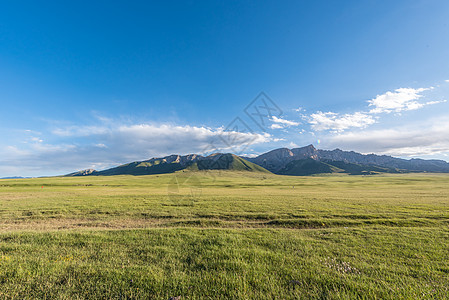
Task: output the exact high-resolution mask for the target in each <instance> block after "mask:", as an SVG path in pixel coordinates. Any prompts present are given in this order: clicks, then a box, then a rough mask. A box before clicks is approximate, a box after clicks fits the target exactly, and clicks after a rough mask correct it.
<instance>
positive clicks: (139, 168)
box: [65, 145, 449, 176]
mask: <svg viewBox="0 0 449 300" xmlns="http://www.w3.org/2000/svg"><path fill="white" fill-rule="evenodd" d="M180 170H195V171H197V170H198V171H201V170H239V171H252V172H271V173H274V174H279V175H296V176H303V175H313V174H321V173H347V174H350V175H366V174H378V173H404V172H432V173H449V163H448V162H446V161H443V160H424V159H416V158H413V159H409V160H407V159H402V158H396V157H392V156H388V155H377V154H361V153H358V152H355V151H343V150H341V149H338V148H337V149H334V150H320V149H316V148H315V147H314V146H313V145H308V146H305V147H299V148H293V149H288V148H278V149H274V150H271V151H268V152H266V153H263V154H260V155H258V156H257V157H252V158H251V157H244V156H237V155H235V154H231V153H215V154H212V155H209V156H201V155H198V154H188V155H177V154H173V155H169V156H165V157H161V158H157V157H154V158H151V159H149V160H144V161H135V162H131V163H128V164H123V165H120V166H117V167H114V168H110V169H107V170H103V171H96V170H93V169H86V170H83V171H78V172H74V173H70V174H67V175H65V176H92V175H97V176H98V175H104V176H110V175H124V174H129V175H152V174H164V173H173V172H176V171H180Z"/></svg>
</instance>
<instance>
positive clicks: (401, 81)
mask: <svg viewBox="0 0 449 300" xmlns="http://www.w3.org/2000/svg"><path fill="white" fill-rule="evenodd" d="M448 80H449V2H448V1H444V0H440V1H436V0H426V1H419V0H416V1H319V2H318V1H282V2H279V1H252V2H251V1H171V2H162V1H158V2H149V1H142V2H138V1H135V2H133V3H129V1H128V2H125V1H95V2H94V3H92V1H89V2H88V1H77V2H73V3H62V2H60V1H45V2H43V3H37V2H35V1H3V2H1V3H0V101H1V102H0V103H1V110H0V134H1V137H2V138H1V140H0V177H3V176H13V175H22V176H39V175H56V174H63V173H67V172H70V171H75V170H80V169H85V168H95V169H104V168H107V167H110V166H114V165H117V164H120V163H125V162H129V161H132V160H144V159H148V158H151V157H154V156H162V155H168V154H172V153H179V154H187V153H206V152H207V151H210V150H211V149H208V148H210V146H211V145H212V146H213V147H216V148H217V149H218V150H219V151H223V152H224V151H233V152H238V153H239V154H245V155H256V154H258V153H262V152H264V151H267V150H271V149H273V148H278V147H289V148H292V147H297V146H304V145H308V144H311V143H312V144H314V145H315V146H316V147H317V148H323V149H334V148H341V149H344V150H355V151H359V152H362V153H372V152H374V153H379V154H389V155H394V156H400V157H405V158H408V157H422V158H438V159H444V160H448V159H447V156H448V155H449V134H447V132H449V103H448V102H446V100H447V99H448V98H449V81H448ZM260 92H265V93H266V95H267V96H268V97H269V98H270V99H271V100H272V101H273V103H274V104H275V105H276V106H277V107H278V108H279V110H277V111H271V114H268V113H266V115H265V117H266V120H265V122H264V124H263V126H262V128H261V127H260V126H258V125H260V124H257V121H256V122H254V120H252V119H251V118H250V116H248V115H247V114H246V113H245V108H246V107H247V106H248V105H250V104H251V103H252V101H253V100H254V99H255V98H256V97H257V96H258V95H259V94H260ZM259 100H260V99H258V100H256V102H255V103H256V104H257V101H259ZM253 104H254V103H253ZM270 105H271V104H270ZM256 106H257V105H256ZM250 109H251V107H250ZM235 118H238V119H237V121H236V122H237V123H238V122H240V121H242V122H243V124H245V125H241V124H240V125H239V126H238V129H236V128H237V127H235V126H234V127H233V125H235V124H236V123H235ZM233 121H234V123H232V122H233ZM230 124H231V125H232V126H231V127H229V125H230ZM242 129H243V130H242ZM229 132H231V133H232V134H233V135H234V138H233V139H231V140H232V141H233V142H236V141H237V144H238V145H237V146H236V145H230V143H231V144H232V142H230V143H228V142H227V141H226V140H225V139H223V136H224V135H225V136H226V134H227V133H229ZM235 137H237V139H236V138H235ZM238 141H243V142H238ZM213 147H212V148H213ZM212 150H213V149H212Z"/></svg>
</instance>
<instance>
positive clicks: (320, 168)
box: [277, 158, 404, 176]
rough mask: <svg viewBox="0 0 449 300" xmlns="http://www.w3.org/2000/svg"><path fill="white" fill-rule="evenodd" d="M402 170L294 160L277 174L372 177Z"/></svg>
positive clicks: (328, 161)
mask: <svg viewBox="0 0 449 300" xmlns="http://www.w3.org/2000/svg"><path fill="white" fill-rule="evenodd" d="M402 172H404V171H403V170H397V169H394V168H384V167H379V166H373V165H360V164H353V163H348V162H344V161H331V160H325V161H318V160H314V159H312V158H307V159H299V160H294V161H292V162H290V163H289V164H287V165H286V166H285V167H284V168H283V169H282V170H280V171H279V172H278V173H277V174H281V175H293V176H307V175H314V174H326V173H346V174H349V175H373V174H379V173H402Z"/></svg>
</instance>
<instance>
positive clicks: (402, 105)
mask: <svg viewBox="0 0 449 300" xmlns="http://www.w3.org/2000/svg"><path fill="white" fill-rule="evenodd" d="M431 89H433V88H432V87H431V88H419V89H413V88H400V89H396V90H395V91H394V92H386V93H385V94H382V95H377V96H376V98H374V99H372V100H369V101H368V103H369V106H370V107H371V106H372V107H373V108H372V109H371V110H370V113H373V114H378V113H390V112H401V111H407V110H415V109H419V108H422V107H424V106H425V105H429V104H434V103H429V102H428V103H421V102H419V101H417V100H419V99H420V98H422V97H423V95H422V93H423V92H425V91H428V90H431Z"/></svg>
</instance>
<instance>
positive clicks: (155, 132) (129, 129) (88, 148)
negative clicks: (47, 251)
mask: <svg viewBox="0 0 449 300" xmlns="http://www.w3.org/2000/svg"><path fill="white" fill-rule="evenodd" d="M51 136H52V138H54V137H58V138H59V139H60V141H59V142H58V143H47V142H45V138H40V139H39V140H31V142H29V143H26V144H21V145H20V147H19V146H8V147H5V148H3V151H0V155H1V159H0V177H3V176H10V175H12V174H16V175H20V174H33V176H35V175H54V174H55V172H56V174H64V173H67V172H71V171H76V170H79V169H86V168H93V169H105V168H108V167H111V166H114V165H118V164H121V163H126V162H130V161H135V160H145V159H149V158H152V157H159V156H165V155H170V154H189V153H198V154H202V153H203V152H205V150H206V149H208V150H211V145H213V148H214V149H212V150H222V151H235V150H236V149H240V148H242V144H243V143H251V145H255V144H260V143H266V142H269V141H271V139H272V138H271V136H270V135H269V134H267V133H264V134H259V133H241V132H232V131H226V132H225V131H223V128H207V127H196V126H188V125H186V126H178V125H170V124H162V125H154V124H134V125H120V126H112V127H110V126H109V127H108V126H71V127H66V128H57V129H54V130H53V131H52V134H51ZM223 137H225V138H223ZM229 137H231V138H229ZM66 140H68V141H70V143H68V142H65V141H66ZM244 146H246V144H245V145H244ZM19 162H20V163H19Z"/></svg>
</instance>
